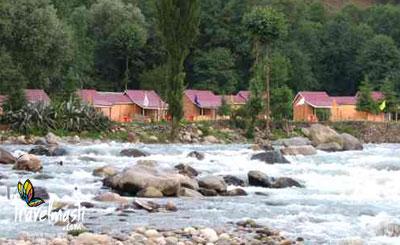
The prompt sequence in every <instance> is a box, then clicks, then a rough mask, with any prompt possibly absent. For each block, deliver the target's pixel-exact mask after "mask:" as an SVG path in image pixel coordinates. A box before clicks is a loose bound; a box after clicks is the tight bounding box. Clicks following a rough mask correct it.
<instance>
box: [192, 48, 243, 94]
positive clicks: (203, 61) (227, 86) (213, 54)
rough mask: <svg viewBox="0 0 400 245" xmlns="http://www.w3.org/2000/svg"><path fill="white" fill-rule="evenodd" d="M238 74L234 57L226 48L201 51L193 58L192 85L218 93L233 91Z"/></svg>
mask: <svg viewBox="0 0 400 245" xmlns="http://www.w3.org/2000/svg"><path fill="white" fill-rule="evenodd" d="M238 78H239V76H238V74H237V72H236V71H235V59H234V57H233V55H232V53H231V51H230V50H229V49H227V48H215V49H212V50H210V51H207V52H205V53H203V52H201V53H199V54H198V55H197V56H195V57H194V58H193V74H192V79H193V81H192V83H193V87H194V88H197V89H207V90H212V91H214V92H216V93H218V94H224V93H228V94H231V93H233V92H235V90H236V87H237V83H238V81H239V79H238Z"/></svg>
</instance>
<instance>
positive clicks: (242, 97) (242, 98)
mask: <svg viewBox="0 0 400 245" xmlns="http://www.w3.org/2000/svg"><path fill="white" fill-rule="evenodd" d="M249 98H250V91H244V90H243V91H239V93H237V94H236V95H235V96H234V97H233V102H234V103H235V104H246V102H247V101H248V100H249Z"/></svg>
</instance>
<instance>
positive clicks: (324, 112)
mask: <svg viewBox="0 0 400 245" xmlns="http://www.w3.org/2000/svg"><path fill="white" fill-rule="evenodd" d="M315 114H316V115H317V118H318V121H320V122H326V121H329V119H330V118H331V110H330V109H322V108H318V109H316V110H315Z"/></svg>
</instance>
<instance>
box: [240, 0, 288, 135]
mask: <svg viewBox="0 0 400 245" xmlns="http://www.w3.org/2000/svg"><path fill="white" fill-rule="evenodd" d="M245 25H246V27H247V29H248V31H249V32H250V34H251V35H252V36H253V40H254V53H255V57H256V58H255V66H260V65H261V66H262V69H256V70H257V71H258V72H262V73H264V76H256V79H254V80H253V81H254V82H260V81H259V78H261V77H263V78H265V107H266V118H267V130H269V119H270V113H271V112H270V100H271V96H270V82H271V81H270V80H271V60H270V56H271V54H272V45H273V44H274V43H275V42H277V41H278V40H281V39H283V38H284V37H285V36H286V34H287V28H288V27H287V23H286V20H285V16H284V15H283V14H282V13H280V12H278V11H276V10H275V9H273V8H271V7H256V8H254V9H253V10H252V11H251V12H250V13H249V14H248V15H247V16H246V18H245Z"/></svg>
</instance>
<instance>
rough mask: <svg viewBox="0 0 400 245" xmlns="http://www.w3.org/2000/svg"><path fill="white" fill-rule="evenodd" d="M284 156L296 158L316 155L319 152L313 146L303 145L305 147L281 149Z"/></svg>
mask: <svg viewBox="0 0 400 245" xmlns="http://www.w3.org/2000/svg"><path fill="white" fill-rule="evenodd" d="M281 152H282V154H283V155H288V156H295V155H304V156H309V155H315V154H317V151H316V150H315V148H314V147H313V146H311V145H303V146H289V147H285V148H282V149H281Z"/></svg>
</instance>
